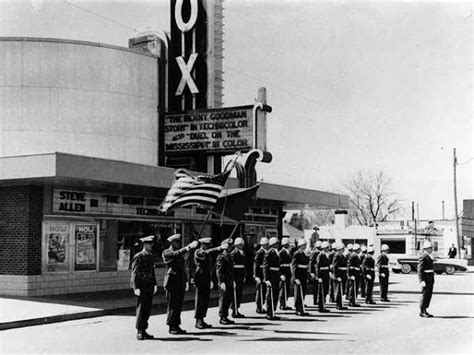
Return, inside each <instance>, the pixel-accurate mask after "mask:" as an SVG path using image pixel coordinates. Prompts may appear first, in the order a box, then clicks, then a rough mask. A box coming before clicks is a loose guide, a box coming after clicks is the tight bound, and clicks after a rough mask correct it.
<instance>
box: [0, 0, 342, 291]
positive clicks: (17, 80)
mask: <svg viewBox="0 0 474 355" xmlns="http://www.w3.org/2000/svg"><path fill="white" fill-rule="evenodd" d="M184 4H185V5H186V6H184V5H183V2H182V1H175V0H172V1H171V16H170V20H171V23H170V25H171V26H170V32H169V33H143V34H141V35H138V36H136V37H134V38H131V39H130V40H129V47H128V48H125V47H117V46H111V45H107V44H101V43H90V42H82V41H74V40H63V39H53V38H13V37H8V38H0V53H2V54H1V55H0V107H1V111H0V293H1V294H3V295H17V296H42V295H51V294H60V293H62V294H64V293H79V292H92V291H94V292H95V291H106V290H116V289H126V288H128V287H129V279H130V271H129V270H130V265H131V259H132V258H133V255H134V253H136V252H137V250H139V248H140V245H139V242H138V240H139V238H141V237H143V236H146V235H155V236H156V241H157V242H156V243H155V245H154V249H153V253H154V255H155V256H156V257H155V261H156V263H155V266H156V274H157V278H158V282H159V283H160V282H161V281H162V278H163V273H164V265H163V262H162V259H161V252H162V251H163V249H164V248H167V247H168V245H167V242H166V238H167V237H168V236H169V235H171V234H173V233H181V234H182V238H183V242H184V243H187V242H189V241H190V240H193V239H196V237H197V236H198V235H199V234H200V235H201V236H210V237H212V240H213V244H214V245H218V243H219V242H220V240H221V239H223V238H225V237H228V236H229V235H231V234H232V233H234V234H233V235H234V237H236V236H242V237H243V238H244V239H245V240H246V243H247V245H246V248H247V249H246V250H247V251H248V253H249V254H250V255H251V253H252V250H254V248H255V246H256V245H257V243H258V240H259V238H261V237H263V236H267V237H270V236H279V237H281V234H282V225H281V221H282V217H283V215H284V211H285V210H292V209H302V208H307V207H313V208H333V209H345V208H348V198H347V197H346V196H343V195H338V194H334V193H329V192H322V191H314V190H309V189H302V188H298V187H291V186H283V185H277V184H273V183H267V182H264V183H259V180H260V179H261V178H262V177H261V176H257V174H256V171H255V166H256V165H257V164H271V160H272V155H271V147H267V144H266V127H267V124H268V125H271V110H272V109H271V106H270V103H267V102H266V92H265V90H264V89H263V88H261V89H259V90H258V92H257V88H255V92H257V101H256V103H254V97H255V93H254V92H250V93H249V102H250V103H251V104H249V103H248V102H247V103H245V102H244V103H242V105H241V106H236V107H224V106H223V86H222V84H223V78H222V74H223V73H222V58H223V57H222V51H223V49H222V44H223V41H222V36H223V33H222V19H223V16H222V4H221V3H220V2H218V1H196V2H194V1H191V2H186V1H185V2H184ZM236 152H240V154H236ZM228 161H233V162H235V164H234V165H235V169H234V170H233V171H234V172H233V174H232V175H231V177H230V178H228V179H227V182H226V184H225V186H224V190H223V192H222V196H224V197H223V198H220V199H219V200H220V201H222V200H223V204H224V206H221V207H220V208H221V212H220V213H212V214H209V213H208V210H207V209H204V208H202V207H200V206H189V207H179V208H174V209H169V210H167V211H163V210H162V209H161V208H160V206H161V205H162V202H163V199H164V198H165V196H166V194H167V191H168V189H169V188H170V187H171V185H172V184H173V181H174V178H175V172H176V171H177V169H179V168H185V169H186V170H187V171H190V172H191V174H194V175H199V174H200V175H203V174H206V175H216V174H219V173H221V172H222V171H223V170H224V169H225V164H224V162H228ZM303 163H304V162H301V164H303ZM265 180H266V181H268V180H271V177H265ZM241 192H248V193H247V196H246V197H247V199H246V202H245V203H246V204H243V203H242V201H240V202H239V201H238V199H233V196H237V195H239V193H241ZM226 204H227V206H226ZM221 205H222V203H221ZM236 205H238V206H236ZM236 207H238V208H236ZM239 208H240V209H242V208H244V210H243V211H241V213H240V214H239V213H234V214H233V215H231V214H230V213H227V212H230V211H233V210H235V209H237V210H238V209H239ZM226 211H227V212H226ZM233 212H235V211H233ZM237 212H238V211H237ZM206 220H207V222H206V223H204V222H205V221H206Z"/></svg>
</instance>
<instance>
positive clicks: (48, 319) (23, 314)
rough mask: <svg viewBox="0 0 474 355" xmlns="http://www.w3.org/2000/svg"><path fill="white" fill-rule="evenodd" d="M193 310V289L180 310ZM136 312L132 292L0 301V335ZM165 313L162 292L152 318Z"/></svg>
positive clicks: (214, 297)
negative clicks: (16, 329) (48, 325)
mask: <svg viewBox="0 0 474 355" xmlns="http://www.w3.org/2000/svg"><path fill="white" fill-rule="evenodd" d="M254 290H255V289H254V286H252V285H248V286H246V287H245V289H244V293H243V296H242V301H249V300H251V299H253V297H254V296H253V294H254ZM217 301H218V291H216V290H213V291H211V299H210V302H209V305H210V306H215V305H217ZM193 308H194V289H193V290H191V291H189V292H187V293H186V295H185V298H184V304H183V309H184V310H187V309H193ZM133 312H135V297H134V296H133V293H132V290H131V289H129V290H117V291H107V292H96V293H78V294H66V295H55V296H43V297H0V331H1V330H5V329H12V328H20V327H29V326H33V325H41V324H49V323H58V322H65V321H69V320H76V319H83V318H93V317H101V316H105V315H111V314H124V313H133ZM165 312H166V297H165V295H164V290H163V288H161V289H158V292H157V294H156V295H155V297H154V300H153V309H152V314H162V313H165Z"/></svg>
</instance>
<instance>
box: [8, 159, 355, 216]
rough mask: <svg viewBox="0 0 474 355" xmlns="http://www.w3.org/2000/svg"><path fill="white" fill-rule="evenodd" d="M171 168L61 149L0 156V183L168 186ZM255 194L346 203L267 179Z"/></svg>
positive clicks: (290, 201)
mask: <svg viewBox="0 0 474 355" xmlns="http://www.w3.org/2000/svg"><path fill="white" fill-rule="evenodd" d="M174 172H175V169H173V168H168V167H163V166H153V165H145V164H138V163H132V162H125V161H120V160H111V159H104V158H97V157H89V156H84V155H75V154H70V153H61V152H54V153H41V154H31V155H21V156H8V157H0V185H2V184H3V185H6V184H10V185H12V184H13V183H15V182H18V181H28V180H31V181H35V182H36V183H38V182H39V183H41V182H42V181H46V180H49V181H51V180H52V179H53V180H54V179H60V180H62V181H64V180H70V181H90V182H97V183H102V184H103V183H105V184H116V185H130V186H140V187H150V188H155V189H156V188H158V189H168V188H169V187H170V186H171V184H172V182H173V179H174ZM226 187H227V188H235V187H239V184H238V180H237V179H235V178H229V179H228V181H227V184H226ZM257 197H258V198H259V199H263V200H270V201H279V202H281V203H282V204H284V205H285V206H299V207H300V208H304V207H320V208H324V207H326V208H345V207H346V206H347V205H348V204H349V197H348V196H346V195H339V194H335V193H331V192H324V191H316V190H310V189H304V188H299V187H291V186H285V185H278V184H271V183H262V185H261V186H260V188H259V190H258V191H257Z"/></svg>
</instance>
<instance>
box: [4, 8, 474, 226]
mask: <svg viewBox="0 0 474 355" xmlns="http://www.w3.org/2000/svg"><path fill="white" fill-rule="evenodd" d="M77 6H79V7H82V8H83V9H85V10H82V9H79V8H78V7H77ZM472 10H473V6H472V3H470V2H464V3H452V2H441V3H428V2H398V3H396V2H359V1H355V2H341V1H333V2H320V1H241V0H239V1H237V0H227V1H225V2H224V14H225V19H224V23H225V27H224V41H225V43H224V56H225V59H224V71H225V74H224V81H225V82H224V86H225V90H224V93H225V97H224V104H225V106H236V105H245V104H253V102H254V98H255V96H256V92H257V89H258V88H259V87H261V86H265V87H266V88H267V95H268V103H269V104H270V105H271V106H272V107H273V112H272V113H271V115H269V117H268V120H267V135H268V138H267V148H268V150H269V151H270V152H271V153H272V154H273V161H272V163H271V164H261V165H260V166H259V167H258V174H259V178H263V180H264V181H266V182H272V183H279V184H286V185H292V186H299V187H305V188H311V189H317V190H323V191H335V192H338V191H340V190H341V188H342V185H343V183H344V182H345V181H347V179H349V178H350V177H351V176H352V175H353V174H354V172H355V171H357V170H358V169H369V170H379V169H382V170H383V171H385V172H386V174H387V175H389V176H390V177H392V179H393V190H394V191H395V192H397V193H398V195H399V197H400V198H401V199H402V200H403V205H404V206H405V207H406V213H405V214H402V215H401V216H400V217H404V218H409V214H410V205H411V201H415V202H416V203H418V204H419V209H420V218H421V219H439V218H441V201H445V211H446V217H449V218H452V217H453V216H454V207H453V206H454V197H453V147H456V149H457V155H458V162H459V163H460V165H458V166H457V172H458V177H457V182H458V200H459V210H460V211H462V200H463V199H472V198H473V185H474V184H473V175H474V160H470V159H472V158H473V157H474V146H473V134H474V131H473V128H474V127H473V117H472V114H473V33H474V28H473V27H474V26H473V16H472ZM169 17H170V15H169V2H168V1H167V0H166V1H157V0H156V1H128V2H124V1H120V2H119V1H102V2H97V1H96V2H94V1H80V2H77V1H70V2H69V3H68V2H67V1H59V0H58V1H52V2H47V1H41V0H34V1H23V2H21V1H15V2H8V1H5V0H0V36H28V37H53V38H67V39H76V40H85V41H94V42H102V43H107V44H114V45H119V46H127V45H128V38H130V37H131V36H133V35H134V34H136V33H139V32H142V31H145V30H168V29H169V26H170V24H169ZM463 163H464V164H463ZM461 164H462V165H461Z"/></svg>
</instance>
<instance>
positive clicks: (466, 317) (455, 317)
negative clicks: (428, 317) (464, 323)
mask: <svg viewBox="0 0 474 355" xmlns="http://www.w3.org/2000/svg"><path fill="white" fill-rule="evenodd" d="M433 318H440V319H469V318H474V317H472V316H433Z"/></svg>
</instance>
